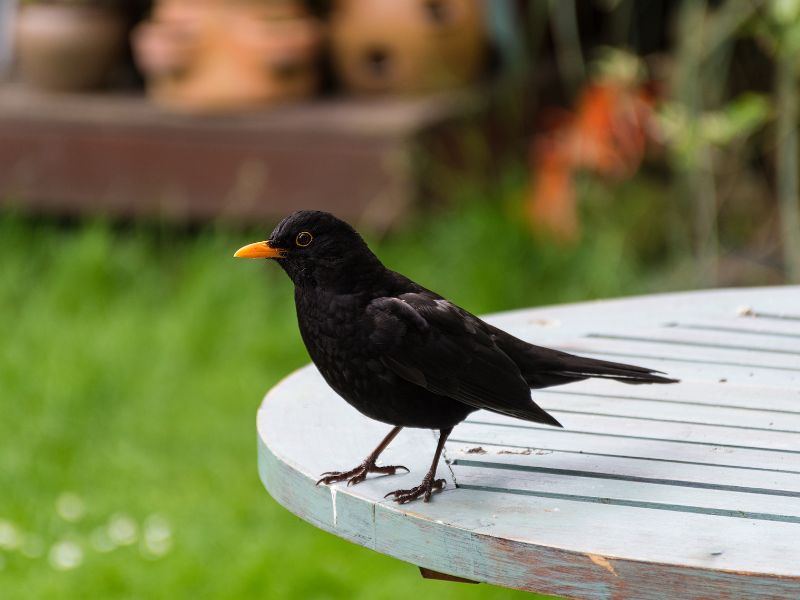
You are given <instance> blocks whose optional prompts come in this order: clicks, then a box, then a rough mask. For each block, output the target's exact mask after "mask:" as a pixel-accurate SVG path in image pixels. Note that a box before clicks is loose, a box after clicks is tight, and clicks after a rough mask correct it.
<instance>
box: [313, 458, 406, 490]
mask: <svg viewBox="0 0 800 600" xmlns="http://www.w3.org/2000/svg"><path fill="white" fill-rule="evenodd" d="M399 469H405V472H406V473H408V472H409V470H408V467H404V466H403V465H387V466H385V467H379V466H378V465H376V464H375V462H374V461H373V462H369V461H364V462H363V463H361V464H360V465H358V466H357V467H356V468H355V469H350V470H349V471H326V472H325V473H323V474H322V477H321V478H320V480H319V481H317V485H319V484H320V483H324V484H325V485H328V484H330V483H336V482H337V481H345V480H347V485H356V484H357V483H361V482H362V481H364V480H365V479H366V478H367V474H369V473H381V474H382V475H394V474H395V473H397V471H398V470H399Z"/></svg>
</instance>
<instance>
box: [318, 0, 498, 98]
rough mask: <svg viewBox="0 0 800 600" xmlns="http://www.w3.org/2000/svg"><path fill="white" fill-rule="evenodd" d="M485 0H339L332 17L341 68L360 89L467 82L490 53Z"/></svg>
mask: <svg viewBox="0 0 800 600" xmlns="http://www.w3.org/2000/svg"><path fill="white" fill-rule="evenodd" d="M483 4H484V2H483V0H369V1H367V2H363V1H361V0H338V2H337V3H336V5H335V8H334V11H333V14H332V18H331V32H330V35H331V43H332V48H333V58H334V63H335V66H336V69H337V73H338V75H339V77H340V79H341V80H342V82H343V83H344V84H345V85H346V86H347V87H349V88H350V89H352V90H354V91H358V92H401V93H403V92H425V91H435V90H442V89H447V88H453V87H458V86H463V85H465V84H467V83H469V82H471V81H474V80H475V79H476V78H477V77H478V76H479V74H480V72H481V69H482V67H483V64H484V58H485V54H486V24H485V20H484V15H483V13H484V6H483Z"/></svg>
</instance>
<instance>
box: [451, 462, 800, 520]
mask: <svg viewBox="0 0 800 600" xmlns="http://www.w3.org/2000/svg"><path fill="white" fill-rule="evenodd" d="M453 473H454V474H455V478H456V482H457V485H458V487H459V488H468V489H480V490H494V491H499V492H509V493H514V494H524V495H531V496H537V497H541V498H556V499H562V500H576V501H578V502H585V503H587V504H612V505H616V506H635V507H639V508H647V509H653V510H657V511H673V512H680V513H698V514H709V515H717V516H725V517H731V518H743V519H753V520H759V521H781V522H786V523H794V524H798V525H800V495H799V494H798V493H797V492H792V491H788V490H787V491H786V494H785V495H784V494H781V495H778V494H776V493H774V491H769V490H764V489H763V488H750V489H746V490H745V491H737V490H734V489H718V488H712V487H699V486H690V485H685V484H683V483H679V480H660V481H659V480H647V481H645V480H633V479H626V478H622V477H620V478H609V477H602V476H600V475H598V474H597V473H591V472H582V473H579V472H572V473H569V472H567V473H560V472H552V471H544V470H540V471H537V472H535V473H534V472H531V471H527V470H521V469H502V468H496V467H495V468H493V467H491V466H488V465H485V464H481V463H478V464H476V463H475V461H472V462H466V461H463V462H459V463H455V464H454V465H453ZM788 494H792V495H788Z"/></svg>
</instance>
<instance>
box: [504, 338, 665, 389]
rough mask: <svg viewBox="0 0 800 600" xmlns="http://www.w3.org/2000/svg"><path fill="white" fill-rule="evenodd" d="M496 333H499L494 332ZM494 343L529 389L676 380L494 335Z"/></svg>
mask: <svg viewBox="0 0 800 600" xmlns="http://www.w3.org/2000/svg"><path fill="white" fill-rule="evenodd" d="M497 331H498V332H499V330H497ZM495 342H496V343H497V344H498V346H499V347H500V349H501V350H503V352H505V353H506V354H507V355H508V356H509V357H510V358H511V359H512V360H513V361H514V362H515V363H516V364H517V366H518V367H519V369H520V372H521V373H522V376H523V377H524V378H525V381H526V382H527V383H528V385H530V386H531V387H532V388H544V387H549V386H551V385H561V384H563V383H570V382H572V381H581V380H583V379H588V378H590V377H597V378H600V379H613V380H615V381H621V382H622V383H629V384H634V385H635V384H642V383H677V382H678V380H677V379H672V378H670V377H665V376H664V373H661V372H660V371H656V370H654V369H648V368H646V367H637V366H635V365H627V364H624V363H616V362H610V361H607V360H597V359H594V358H586V357H585V356H575V355H574V354H569V353H567V352H561V351H559V350H551V349H550V348H543V347H541V346H534V345H533V344H529V343H527V342H524V341H522V340H520V339H519V338H515V337H513V336H510V335H508V334H504V335H497V336H496V337H495Z"/></svg>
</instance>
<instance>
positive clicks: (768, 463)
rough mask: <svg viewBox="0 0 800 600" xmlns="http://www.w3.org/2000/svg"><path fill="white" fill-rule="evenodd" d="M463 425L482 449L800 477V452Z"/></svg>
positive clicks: (459, 434) (463, 437)
mask: <svg viewBox="0 0 800 600" xmlns="http://www.w3.org/2000/svg"><path fill="white" fill-rule="evenodd" d="M485 416H488V413H479V414H478V415H476V416H475V417H474V420H468V421H465V422H464V423H462V424H460V425H459V426H458V427H457V428H456V429H455V431H454V432H453V438H454V439H455V440H458V441H462V442H465V443H469V444H473V445H475V446H479V445H481V444H495V445H500V446H508V447H516V448H522V449H525V448H537V449H544V450H573V451H580V452H586V453H593V454H604V455H610V456H632V457H639V458H648V459H651V460H675V461H684V462H690V463H699V464H710V465H726V466H732V467H737V466H741V467H745V468H749V469H777V470H783V471H790V472H800V453H798V452H780V451H774V450H764V449H760V448H754V447H748V446H746V445H744V444H742V445H736V444H735V443H733V442H735V441H736V440H734V439H731V440H726V441H727V442H728V443H712V442H702V441H696V440H693V439H669V438H666V437H648V436H643V435H624V434H620V433H618V432H615V431H602V430H596V431H575V430H570V429H555V428H545V427H542V428H533V427H508V426H503V425H500V424H496V423H489V420H488V419H487V420H481V419H483V418H484V417H485Z"/></svg>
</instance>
